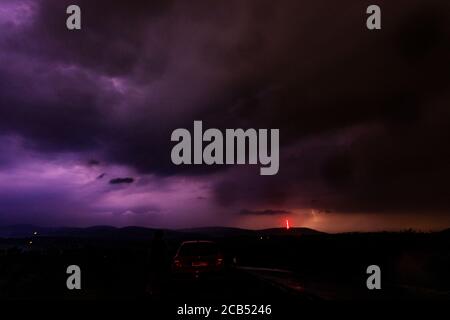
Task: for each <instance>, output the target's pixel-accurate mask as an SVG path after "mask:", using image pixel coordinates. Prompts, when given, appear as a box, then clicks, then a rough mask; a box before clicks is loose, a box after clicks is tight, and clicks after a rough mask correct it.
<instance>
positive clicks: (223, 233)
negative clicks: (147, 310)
mask: <svg viewBox="0 0 450 320" xmlns="http://www.w3.org/2000/svg"><path fill="white" fill-rule="evenodd" d="M155 230H158V229H157V228H146V227H137V226H128V227H120V228H117V227H112V226H92V227H86V228H79V227H53V228H52V227H39V226H34V225H30V224H20V225H11V226H0V238H28V237H33V236H44V237H89V238H90V237H92V238H134V239H147V238H151V237H152V236H153V233H154V232H155ZM164 230H165V232H166V236H170V235H173V234H181V233H184V234H188V235H190V236H191V237H193V236H195V235H198V236H207V237H212V238H214V237H229V236H278V235H279V236H281V235H312V234H324V233H323V232H320V231H317V230H313V229H309V228H290V229H289V230H286V229H285V228H271V229H262V230H250V229H241V228H232V227H218V226H215V227H200V228H186V229H177V230H171V229H164Z"/></svg>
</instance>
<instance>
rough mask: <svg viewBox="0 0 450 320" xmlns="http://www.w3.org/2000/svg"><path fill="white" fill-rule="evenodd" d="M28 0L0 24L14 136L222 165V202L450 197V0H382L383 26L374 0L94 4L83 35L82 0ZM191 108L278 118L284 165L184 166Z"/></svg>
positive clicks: (129, 162)
mask: <svg viewBox="0 0 450 320" xmlns="http://www.w3.org/2000/svg"><path fill="white" fill-rule="evenodd" d="M11 3H13V2H11ZM28 3H32V4H33V6H32V7H33V12H34V14H33V15H31V18H30V19H29V20H30V22H29V23H28V24H25V23H24V24H23V25H20V24H19V25H14V24H11V23H5V24H4V25H2V30H3V32H2V33H1V34H0V58H1V59H2V62H4V63H2V64H1V65H0V83H2V85H1V86H0V99H1V109H0V130H1V131H2V133H8V134H9V133H15V134H19V135H21V136H23V137H25V138H26V140H27V142H28V143H29V144H30V146H31V147H33V148H35V149H37V150H40V151H42V152H49V151H52V152H62V151H73V152H86V153H94V155H93V156H94V157H97V156H99V157H101V162H102V163H103V162H104V161H106V162H107V163H116V164H123V165H126V166H129V167H132V168H135V169H136V170H137V171H139V172H142V173H150V174H155V175H157V176H162V177H164V176H173V175H175V176H176V175H177V174H183V175H186V174H189V175H192V176H193V177H194V178H195V177H196V176H197V175H206V176H210V177H211V179H212V180H211V181H212V183H211V184H212V189H213V191H214V200H215V201H216V202H217V203H218V204H219V205H221V206H224V207H237V208H243V207H244V208H253V207H254V208H257V207H258V208H261V207H277V208H281V207H282V206H285V207H288V208H289V207H295V206H299V207H318V209H323V210H336V211H337V212H358V211H364V212H367V211H374V212H376V211H380V210H381V211H389V210H391V211H396V212H397V211H398V212H405V211H406V212H407V211H408V210H412V209H414V210H421V211H426V210H437V211H445V212H448V211H449V209H450V203H449V200H448V199H450V197H449V194H448V192H446V191H445V190H447V189H448V188H447V182H448V181H449V180H450V168H449V165H448V164H449V163H450V154H449V151H448V148H447V144H448V141H449V140H448V139H449V138H450V114H449V112H448V104H449V102H450V97H449V94H448V92H449V83H450V81H449V80H450V79H449V75H450V60H449V59H448V57H449V56H450V48H449V46H450V36H449V35H450V27H449V21H450V20H449V19H448V18H449V17H448V12H450V10H449V9H450V8H449V4H448V2H446V1H400V2H398V1H397V2H395V3H392V2H387V1H381V2H380V3H378V4H379V5H380V6H381V7H382V10H383V15H382V17H383V29H382V30H381V31H377V32H368V31H367V29H366V28H365V25H364V24H365V13H364V12H365V8H366V7H367V5H369V4H370V3H361V2H360V1H350V2H346V3H345V4H342V3H339V4H337V3H330V2H329V1H311V2H310V3H305V2H300V1H294V0H292V1H288V0H286V1H281V2H273V1H246V2H242V1H221V2H215V3H214V5H212V4H211V2H210V1H189V2H186V1H133V2H131V3H130V2H127V1H106V0H105V1H87V0H83V1H77V4H78V5H80V7H81V8H82V17H83V25H82V30H81V31H79V32H70V31H68V30H66V29H65V27H64V26H65V18H66V15H65V8H66V7H67V5H69V4H72V2H71V1H59V0H40V1H31V2H28ZM193 120H203V121H204V125H205V126H206V127H217V128H236V127H242V128H248V127H252V128H280V134H281V163H280V171H279V174H278V175H277V176H274V177H260V176H259V175H258V174H257V171H256V169H255V170H253V168H248V167H245V168H232V169H229V168H228V167H226V170H228V171H223V169H224V168H222V167H206V166H197V167H192V168H186V167H176V166H173V165H172V164H171V161H170V149H171V147H172V144H171V142H170V133H171V132H172V130H174V129H176V128H179V127H186V128H188V129H191V128H192V122H193ZM0 164H1V161H0ZM217 170H219V171H221V172H219V173H217V172H213V171H217ZM113 180H115V179H113ZM113 180H111V181H113ZM248 210H250V211H253V210H252V209H248Z"/></svg>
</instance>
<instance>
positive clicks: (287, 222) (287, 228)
mask: <svg viewBox="0 0 450 320" xmlns="http://www.w3.org/2000/svg"><path fill="white" fill-rule="evenodd" d="M289 228H290V226H289V220H288V219H286V230H289Z"/></svg>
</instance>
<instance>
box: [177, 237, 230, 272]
mask: <svg viewBox="0 0 450 320" xmlns="http://www.w3.org/2000/svg"><path fill="white" fill-rule="evenodd" d="M224 265H225V263H224V255H223V253H222V252H221V251H220V249H219V246H218V245H217V244H216V243H215V242H213V241H206V240H196V241H185V242H183V243H182V244H181V245H180V247H179V248H178V251H177V253H176V255H175V257H174V259H173V264H172V271H173V272H174V273H175V274H179V275H180V274H185V275H194V276H195V277H198V276H199V275H200V274H205V273H214V274H217V273H220V272H222V271H223V270H224Z"/></svg>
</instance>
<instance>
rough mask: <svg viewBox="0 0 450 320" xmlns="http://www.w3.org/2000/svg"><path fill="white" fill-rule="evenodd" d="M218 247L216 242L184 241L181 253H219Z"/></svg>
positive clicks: (187, 254)
mask: <svg viewBox="0 0 450 320" xmlns="http://www.w3.org/2000/svg"><path fill="white" fill-rule="evenodd" d="M217 252H218V248H217V245H216V244H215V243H210V242H196V243H195V242H193V243H184V244H183V245H182V246H181V248H180V252H179V253H178V254H179V255H182V256H210V255H214V254H217Z"/></svg>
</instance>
